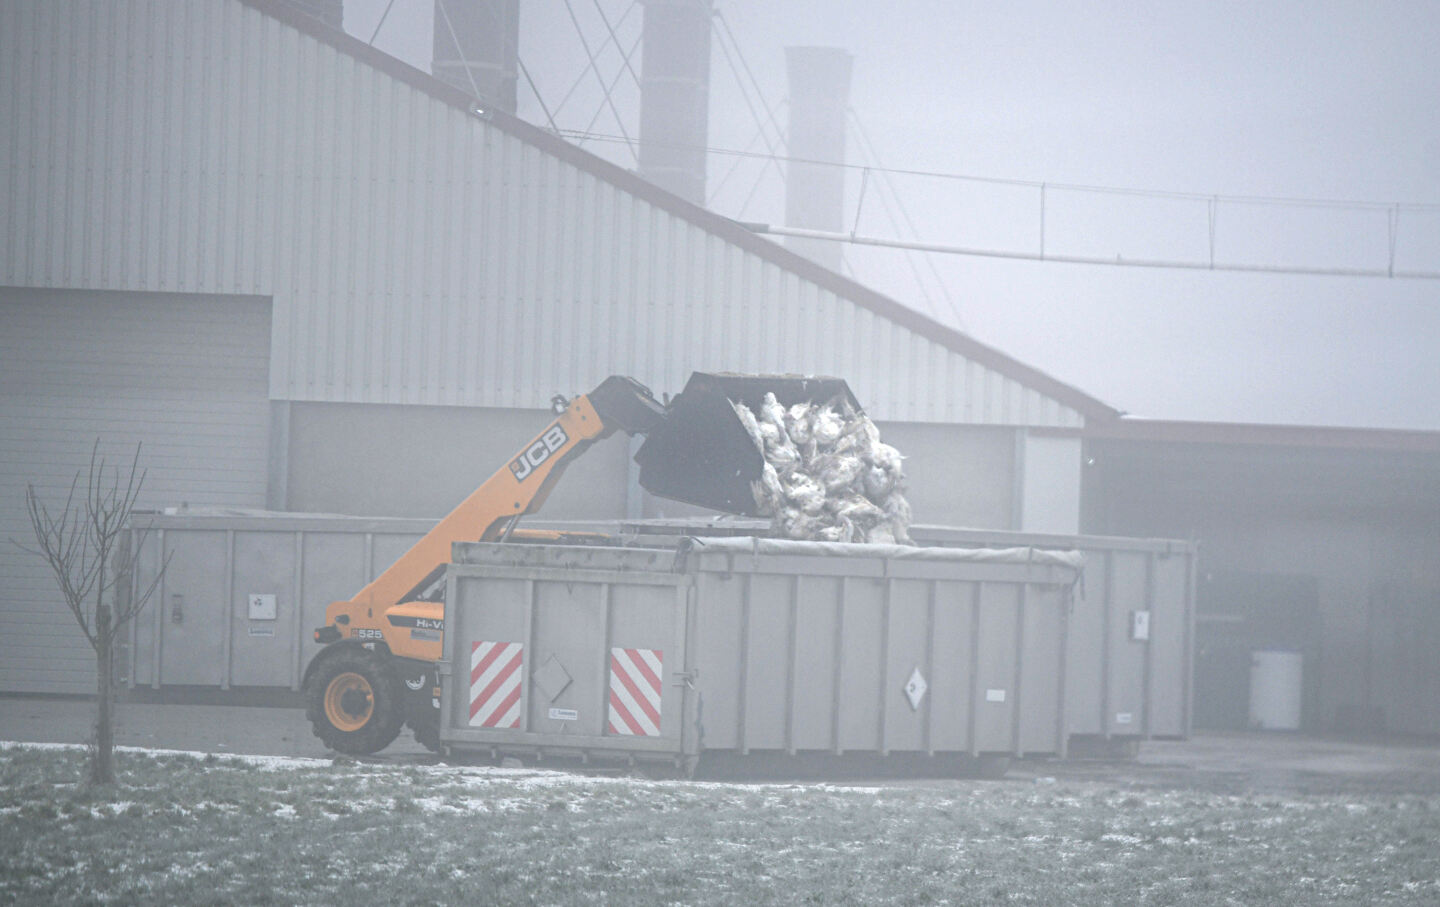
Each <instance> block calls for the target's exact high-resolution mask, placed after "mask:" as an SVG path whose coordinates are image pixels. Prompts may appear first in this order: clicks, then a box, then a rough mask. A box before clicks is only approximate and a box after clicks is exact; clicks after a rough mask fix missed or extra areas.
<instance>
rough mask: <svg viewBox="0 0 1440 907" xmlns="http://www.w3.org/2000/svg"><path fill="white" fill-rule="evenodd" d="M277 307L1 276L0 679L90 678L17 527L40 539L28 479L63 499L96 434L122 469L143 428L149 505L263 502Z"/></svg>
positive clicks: (87, 686) (47, 686) (75, 637)
mask: <svg viewBox="0 0 1440 907" xmlns="http://www.w3.org/2000/svg"><path fill="white" fill-rule="evenodd" d="M269 309H270V306H269V304H268V303H267V302H266V301H265V300H263V299H254V298H250V299H244V298H236V297H224V298H222V297H190V296H181V295H174V294H155V295H140V294H124V293H94V292H89V291H79V292H50V291H45V290H17V289H13V288H0V577H3V582H0V639H4V641H5V654H4V656H3V657H0V690H20V691H32V692H50V693H84V692H91V691H93V689H94V668H95V656H94V653H93V652H92V651H91V650H90V646H89V644H88V643H87V642H86V641H85V639H84V637H83V636H81V634H80V631H79V629H78V628H77V627H76V626H75V622H74V620H72V619H71V617H70V614H69V612H68V611H67V610H66V608H65V602H64V600H63V599H61V598H60V596H59V593H58V592H57V591H56V585H55V580H54V578H53V577H52V576H51V574H50V572H49V569H48V567H47V566H46V564H45V563H44V562H43V561H42V560H40V559H39V558H38V557H36V556H35V555H32V554H27V553H25V552H23V551H20V550H19V549H17V548H16V547H15V546H14V545H11V544H10V542H9V539H12V538H13V539H15V540H16V541H18V542H21V543H22V544H25V545H30V544H32V542H31V540H32V539H33V535H32V533H31V528H30V521H29V518H28V516H27V514H26V510H25V487H26V486H27V485H31V484H33V485H34V486H35V490H36V492H37V493H38V494H39V495H40V497H41V499H42V501H44V502H45V503H46V504H47V505H48V506H49V507H50V508H51V512H52V513H54V514H56V515H58V512H59V509H60V508H61V507H63V506H64V503H65V496H66V493H67V492H68V491H69V490H70V483H71V481H72V480H73V479H74V478H75V475H76V473H77V472H79V471H82V470H86V469H87V468H88V466H89V458H90V450H91V445H92V444H94V443H95V441H96V439H97V438H98V439H99V440H100V442H101V447H100V454H101V455H102V456H105V457H107V458H108V462H109V463H110V465H111V466H116V465H118V466H119V468H120V469H121V470H122V473H125V472H128V469H129V466H130V458H131V457H133V456H134V454H135V445H136V444H137V443H140V442H143V444H144V447H143V449H142V450H141V466H142V468H145V469H147V470H148V475H147V476H146V479H145V484H144V487H143V489H142V496H141V498H140V506H141V507H147V508H154V507H159V506H166V505H175V504H179V503H181V502H187V503H190V504H194V505H196V506H204V505H207V504H225V505H231V506H248V507H262V506H264V504H265V487H266V478H267V477H266V466H267V460H266V454H267V450H268V448H267V431H268V427H269V408H270V404H269V402H268V401H267V400H266V384H265V382H266V374H267V373H268V371H269V337H270V312H269ZM84 491H85V488H84V479H81V487H80V494H81V496H83V495H84ZM151 607H152V608H155V607H160V604H159V603H158V602H155V603H152V605H151Z"/></svg>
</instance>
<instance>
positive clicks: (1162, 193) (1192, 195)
mask: <svg viewBox="0 0 1440 907" xmlns="http://www.w3.org/2000/svg"><path fill="white" fill-rule="evenodd" d="M562 134H563V135H567V136H571V135H572V131H562ZM579 137H582V138H584V139H585V140H587V141H597V142H604V141H612V142H618V141H623V139H621V137H620V136H616V135H608V134H605V133H584V134H580V135H579ZM665 146H666V147H670V148H678V149H685V150H689V151H704V152H706V153H707V154H714V155H720V156H731V155H735V156H740V157H752V158H772V157H773V158H774V159H775V160H777V161H780V162H784V163H790V164H814V165H817V166H821V167H838V168H841V169H844V170H865V169H869V170H871V171H873V172H876V173H889V174H893V175H895V176H921V177H929V178H932V179H943V180H956V181H961V182H972V183H987V184H991V185H1000V186H1018V187H1022V188H1030V189H1036V190H1039V189H1042V188H1043V189H1046V190H1048V191H1052V192H1054V191H1060V192H1090V193H1096V194H1102V195H1103V194H1109V195H1133V196H1142V197H1151V198H1164V199H1174V200H1184V201H1195V202H1220V203H1224V204H1239V205H1244V204H1249V205H1294V206H1299V207H1319V208H1342V209H1355V210H1368V211H1386V210H1389V209H1398V210H1400V211H1440V202H1379V201H1358V200H1353V199H1349V200H1347V199H1326V198H1306V197H1298V196H1265V195H1221V194H1216V193H1201V192H1176V191H1170V190H1165V189H1134V188H1125V187H1120V186H1100V185H1085V184H1081V183H1055V182H1050V181H1048V180H1022V179H1011V178H1009V177H997V176H977V175H975V174H970V173H958V172H954V171H943V170H917V169H914V168H905V167H868V168H867V165H864V164H849V163H841V162H838V161H823V160H816V159H812V158H797V157H790V156H788V155H777V154H773V153H770V154H767V153H765V152H761V151H744V150H740V149H736V148H721V147H716V146H704V147H701V146H696V145H685V144H678V143H666V144H665Z"/></svg>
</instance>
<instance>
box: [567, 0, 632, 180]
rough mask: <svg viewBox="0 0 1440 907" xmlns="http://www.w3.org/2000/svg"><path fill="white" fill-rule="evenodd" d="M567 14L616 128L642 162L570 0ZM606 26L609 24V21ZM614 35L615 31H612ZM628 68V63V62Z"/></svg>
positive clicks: (568, 0)
mask: <svg viewBox="0 0 1440 907" xmlns="http://www.w3.org/2000/svg"><path fill="white" fill-rule="evenodd" d="M565 12H567V13H569V14H570V24H572V25H574V26H575V34H576V35H577V36H578V37H579V38H580V46H581V47H583V48H585V56H586V57H588V58H589V59H590V71H591V72H593V73H595V81H597V82H599V83H600V90H601V91H602V92H604V93H605V103H606V104H607V105H609V107H610V113H611V115H612V116H614V117H615V126H616V128H617V129H619V130H620V134H621V135H623V136H625V145H626V147H628V148H629V149H630V153H631V154H632V155H634V156H635V160H636V161H639V160H640V152H639V151H637V150H636V149H635V143H634V142H632V141H631V140H630V134H629V133H627V132H626V131H625V123H624V121H622V120H621V119H620V111H619V110H616V109H615V99H614V98H612V97H611V96H610V88H609V86H607V85H606V84H605V77H604V76H602V75H601V74H600V67H599V65H597V64H596V62H595V55H594V54H593V53H591V52H590V42H589V41H587V40H585V30H584V29H583V28H581V27H580V20H579V19H577V18H575V8H574V7H573V6H571V5H570V0H565ZM606 24H607V25H608V24H609V22H608V20H607V22H606ZM611 34H612V35H613V34H614V31H611ZM626 65H627V67H628V65H629V64H628V62H627V64H626Z"/></svg>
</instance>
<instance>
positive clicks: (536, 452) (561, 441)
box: [510, 425, 570, 482]
mask: <svg viewBox="0 0 1440 907" xmlns="http://www.w3.org/2000/svg"><path fill="white" fill-rule="evenodd" d="M569 440H570V436H569V435H567V434H565V429H563V428H561V427H560V426H558V425H552V426H550V429H549V430H548V431H546V432H545V434H543V435H541V436H540V440H538V441H536V442H535V443H534V444H531V445H530V446H529V447H527V448H525V452H524V453H522V454H521V455H520V456H518V457H516V458H515V461H514V462H513V463H511V464H510V471H511V472H513V473H515V481H517V482H523V481H525V479H526V478H527V477H528V476H529V475H530V473H532V472H534V471H535V469H536V467H538V466H539V465H540V464H541V463H544V462H545V461H546V460H548V459H550V455H551V454H553V453H555V451H557V450H559V449H560V448H562V447H564V446H565V442H566V441H569Z"/></svg>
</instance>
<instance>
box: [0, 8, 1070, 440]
mask: <svg viewBox="0 0 1440 907" xmlns="http://www.w3.org/2000/svg"><path fill="white" fill-rule="evenodd" d="M0 82H3V83H4V84H6V85H7V86H13V90H7V92H5V95H6V97H5V98H4V99H3V101H0V102H3V103H5V104H6V105H7V106H6V107H5V108H4V109H3V122H5V123H6V124H7V129H6V133H7V136H6V137H5V139H3V140H0V228H3V232H0V235H3V239H0V283H8V284H13V285H21V286H34V287H80V288H92V287H104V288H115V289H130V290H144V291H167V292H187V293H244V294H253V295H261V296H272V297H273V298H274V301H275V319H274V325H273V333H272V343H273V356H274V368H273V370H272V372H271V375H270V393H271V396H272V397H274V398H276V399H289V400H314V401H336V402H359V403H416V404H431V405H462V406H477V407H482V406H490V407H531V408H539V407H543V406H544V405H545V403H546V401H547V399H548V396H549V394H550V393H552V392H553V391H554V390H556V389H557V388H558V389H559V390H562V391H564V392H567V393H574V392H581V391H584V390H586V389H588V388H590V387H592V386H594V385H595V384H596V383H598V382H599V381H600V380H601V379H603V378H604V377H605V376H607V375H609V374H611V373H622V374H631V375H634V376H636V377H637V378H639V379H640V380H642V381H644V382H646V383H647V384H650V385H651V386H652V387H654V388H655V389H656V390H657V391H670V392H675V391H678V390H679V389H680V387H681V385H682V384H683V381H684V379H685V377H686V375H687V374H688V373H689V372H690V371H691V370H695V369H706V370H718V369H729V370H740V369H743V370H747V371H782V372H783V371H792V372H822V373H830V374H841V375H844V376H846V377H847V378H848V379H849V380H850V381H851V383H852V385H853V387H854V388H855V391H856V393H857V394H858V395H859V396H860V399H862V400H864V401H866V402H867V405H868V406H869V407H870V409H871V412H872V414H873V415H875V416H877V417H879V418H884V419H892V420H905V421H915V422H940V421H947V420H960V421H967V422H978V423H992V424H1009V425H1040V426H1065V427H1078V426H1080V425H1081V424H1082V422H1083V418H1082V416H1081V414H1080V413H1079V412H1078V411H1076V410H1075V409H1072V408H1071V407H1069V406H1066V405H1062V404H1060V403H1058V402H1057V401H1055V400H1053V399H1049V398H1047V397H1044V396H1043V395H1041V394H1039V393H1038V392H1036V391H1035V390H1033V389H1031V388H1029V387H1027V386H1025V385H1024V384H1022V383H1021V382H1020V381H1018V380H1016V379H1015V378H1013V377H1010V376H1009V375H1007V374H1002V373H1001V372H999V371H996V370H995V368H992V367H990V366H987V365H982V364H980V363H978V362H976V361H974V360H973V359H971V358H967V357H966V356H964V355H961V354H960V353H959V352H956V351H955V350H953V349H951V348H949V347H947V346H945V345H943V344H942V343H940V342H938V341H936V340H934V339H931V338H930V337H928V336H922V335H921V334H920V333H917V331H916V330H912V329H911V328H909V327H904V326H902V325H900V324H899V323H897V322H895V321H892V320H890V319H888V318H886V317H883V316H879V315H876V314H875V312H874V311H872V310H871V309H869V308H865V307H864V306H862V305H861V304H860V303H858V302H856V301H854V300H851V299H848V298H841V297H838V296H837V295H836V293H835V292H834V291H832V290H830V289H827V288H824V287H822V286H820V285H818V284H817V283H815V282H814V281H812V280H809V279H806V278H802V277H800V276H799V275H798V273H796V272H794V271H790V270H787V269H786V268H783V267H781V266H780V265H778V264H776V263H775V262H774V261H770V260H768V259H767V258H766V257H764V256H762V255H760V254H757V253H756V252H755V251H752V250H749V249H742V248H738V247H737V246H736V245H735V244H734V243H733V242H730V241H728V240H724V239H720V238H718V237H717V236H716V235H715V234H714V233H713V232H711V231H710V230H708V229H706V228H704V227H702V226H700V225H698V224H697V223H692V222H690V221H687V220H683V219H681V218H679V217H677V216H676V215H674V214H672V213H670V212H668V211H666V210H662V209H661V208H660V207H658V206H657V205H655V204H653V203H651V202H650V201H647V200H644V199H641V198H640V197H638V196H636V195H634V194H631V193H630V192H628V191H626V190H623V189H620V188H619V187H618V186H617V185H616V184H615V183H613V182H610V181H608V180H607V179H606V178H604V177H603V176H601V175H600V173H601V172H602V171H600V170H590V169H582V168H581V167H578V166H576V165H575V164H574V163H571V162H569V161H565V160H561V159H560V158H558V157H556V156H555V155H553V154H551V153H550V152H548V151H543V150H541V149H540V148H538V147H537V146H536V145H533V144H530V143H528V142H526V141H522V140H521V139H520V138H517V137H516V136H515V135H513V134H511V133H509V132H506V131H504V130H502V129H500V128H498V127H497V126H495V125H493V124H491V123H487V122H485V121H484V120H482V119H480V118H478V117H475V116H473V115H470V114H467V113H466V112H465V111H464V110H462V109H459V108H457V107H454V106H451V105H450V104H447V103H445V102H444V101H441V100H440V99H438V98H437V97H434V96H431V95H429V94H425V93H424V92H422V91H420V90H418V89H417V88H415V87H413V86H412V85H410V84H407V83H405V82H403V81H401V80H400V79H398V78H396V77H395V76H394V75H392V74H390V73H388V72H382V71H381V70H380V69H377V68H376V67H375V66H374V65H372V64H371V63H370V62H368V61H362V60H360V59H357V58H356V57H354V56H351V55H349V54H347V53H342V52H340V51H338V50H337V49H336V48H334V47H332V46H330V45H328V44H325V43H323V42H322V41H320V40H318V39H317V38H316V37H314V36H312V35H309V34H304V33H302V32H300V31H298V30H297V29H296V28H294V27H292V26H291V25H288V24H285V23H282V22H280V21H278V20H276V19H273V18H270V17H268V16H266V15H265V14H263V13H262V12H260V11H259V10H257V9H255V8H252V7H249V6H245V5H243V4H241V3H239V2H238V0H206V2H192V3H185V4H183V5H179V6H177V5H174V4H171V3H168V2H159V0H120V2H114V3H104V4H88V3H81V2H78V0H72V2H56V0H5V2H3V3H0Z"/></svg>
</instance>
